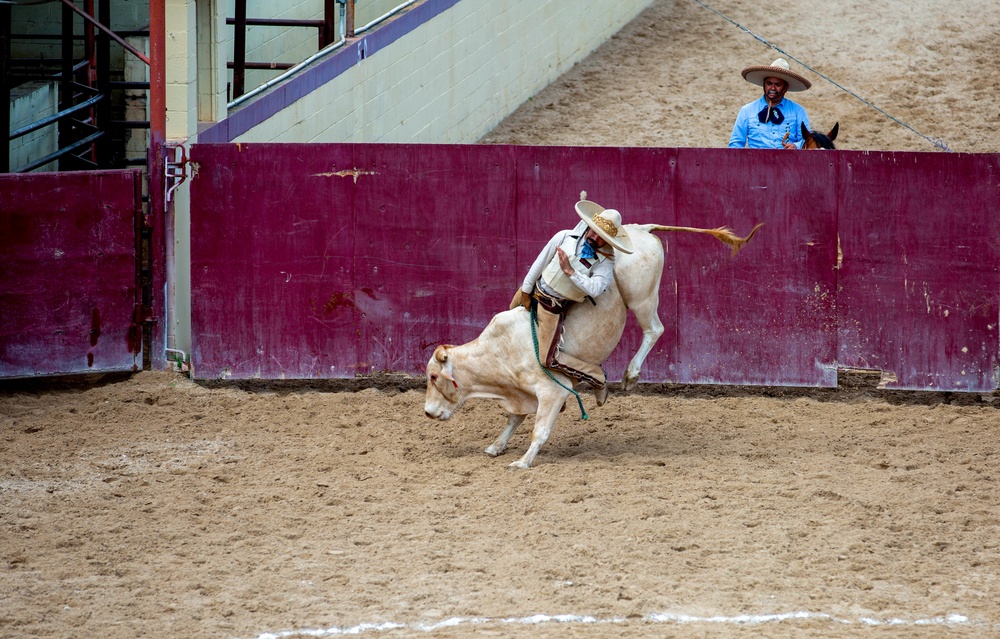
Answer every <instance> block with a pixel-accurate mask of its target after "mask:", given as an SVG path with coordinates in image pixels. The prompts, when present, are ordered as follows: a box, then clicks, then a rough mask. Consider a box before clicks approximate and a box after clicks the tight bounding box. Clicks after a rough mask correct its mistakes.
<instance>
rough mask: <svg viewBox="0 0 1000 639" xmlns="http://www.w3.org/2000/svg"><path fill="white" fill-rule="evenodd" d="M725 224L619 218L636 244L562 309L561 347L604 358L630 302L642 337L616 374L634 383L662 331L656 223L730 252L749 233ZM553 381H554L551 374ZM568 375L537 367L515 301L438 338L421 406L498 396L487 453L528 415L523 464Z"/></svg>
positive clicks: (542, 436)
mask: <svg viewBox="0 0 1000 639" xmlns="http://www.w3.org/2000/svg"><path fill="white" fill-rule="evenodd" d="M761 226H762V224H758V225H757V226H756V227H754V229H753V230H752V231H751V232H750V234H749V235H748V236H747V237H746V238H740V237H737V236H736V235H734V234H733V233H732V232H731V231H729V229H726V228H719V229H697V228H689V227H677V226H661V225H658V224H642V225H640V224H626V225H625V228H626V231H627V232H628V236H629V237H630V238H631V239H632V243H633V245H634V247H635V251H634V252H633V253H631V254H626V253H621V252H618V254H617V255H616V257H615V283H614V284H613V285H612V286H609V287H608V289H607V290H606V291H605V292H604V293H602V294H601V295H598V296H597V297H596V298H595V299H596V302H597V305H596V306H594V305H593V304H590V303H586V302H585V303H580V304H574V305H573V307H572V308H571V309H570V310H569V312H568V313H567V315H566V321H565V332H564V333H563V343H562V350H563V351H565V352H566V353H569V354H571V355H574V356H576V357H578V358H580V359H582V360H585V361H588V362H597V363H603V362H604V361H605V360H606V359H607V358H608V357H609V356H610V355H611V353H612V351H614V349H615V347H617V346H618V342H619V340H620V339H621V336H622V332H623V331H624V330H625V311H626V309H631V311H632V312H633V313H634V314H635V318H636V320H637V321H638V323H639V326H640V327H641V328H642V344H641V345H640V346H639V350H638V351H637V352H636V354H635V355H634V356H633V357H632V360H631V361H630V362H629V365H628V368H627V369H626V371H625V375H624V377H623V380H622V386H623V387H624V388H625V389H626V390H627V389H629V388H631V387H632V386H634V385H635V383H636V382H637V381H638V379H639V374H640V372H641V370H642V364H643V362H644V361H645V360H646V356H647V355H649V352H650V350H652V348H653V345H654V344H655V343H656V341H657V340H658V339H659V338H660V335H662V334H663V323H662V322H661V321H660V317H659V315H658V313H657V311H658V307H659V303H660V297H659V289H660V278H661V276H662V274H663V254H664V251H663V244H662V243H661V242H660V239H659V238H658V237H656V236H655V235H653V232H655V231H690V232H695V233H707V234H710V235H712V236H714V237H716V238H717V239H719V240H721V241H723V242H725V243H726V244H729V245H730V246H731V247H732V249H733V254H734V255H735V254H736V252H737V251H738V250H739V249H740V248H741V247H742V246H743V245H744V244H746V242H748V241H749V240H750V238H751V237H753V235H754V233H756V232H757V229H758V228H760V227H761ZM550 374H551V375H552V376H553V377H554V378H555V379H557V380H559V382H560V383H561V385H560V383H556V381H553V377H550ZM572 385H573V380H572V379H571V378H569V377H567V376H566V375H564V374H562V373H559V372H556V371H551V370H550V371H546V370H545V369H543V368H542V367H541V366H540V364H539V362H538V359H537V356H536V354H535V347H534V339H533V336H532V326H531V318H530V314H529V312H528V311H527V310H526V309H524V308H522V307H517V308H515V309H513V310H509V311H504V312H502V313H498V314H497V315H496V316H494V318H493V319H492V320H491V321H490V323H489V325H488V326H487V327H486V328H485V329H484V330H483V332H482V333H481V334H480V335H479V337H477V338H476V339H475V340H473V341H471V342H469V343H467V344H463V345H461V346H452V345H441V346H438V347H437V348H436V349H435V350H434V355H433V356H432V357H431V359H430V361H429V362H428V363H427V397H426V400H425V402H424V413H425V414H426V415H427V416H428V417H430V418H432V419H439V420H442V421H444V420H447V419H450V418H451V416H452V415H453V414H454V413H455V411H456V410H458V409H459V408H460V407H461V406H462V404H464V403H465V401H466V400H468V399H470V398H473V397H489V398H493V399H496V400H499V401H500V405H501V406H503V408H504V410H506V411H507V412H508V413H510V416H509V418H508V420H507V426H506V427H505V428H504V429H503V431H502V432H501V433H500V436H499V437H497V439H496V441H494V442H493V443H492V444H490V445H489V447H487V448H486V453H487V454H488V455H490V456H493V457H496V456H497V455H500V454H502V453H503V452H504V451H505V450H506V449H507V443H508V442H509V441H510V438H511V436H513V434H514V431H515V430H517V427H518V426H520V425H521V423H522V422H523V421H524V418H525V417H527V416H528V415H531V414H534V415H535V428H534V431H533V433H532V437H531V445H530V446H529V447H528V450H527V451H525V453H524V455H523V456H522V457H521V459H519V460H517V461H515V462H514V463H512V464H511V465H510V466H511V467H512V468H530V467H531V464H532V463H533V462H534V461H535V457H536V456H537V455H538V450H539V449H540V448H541V447H542V445H543V444H544V443H545V441H546V440H547V439H548V438H549V435H550V433H551V432H552V426H553V425H554V424H555V421H556V418H557V417H558V416H559V412H560V411H561V410H562V408H563V406H564V405H565V404H566V400H567V399H568V398H569V396H570V390H569V387H572Z"/></svg>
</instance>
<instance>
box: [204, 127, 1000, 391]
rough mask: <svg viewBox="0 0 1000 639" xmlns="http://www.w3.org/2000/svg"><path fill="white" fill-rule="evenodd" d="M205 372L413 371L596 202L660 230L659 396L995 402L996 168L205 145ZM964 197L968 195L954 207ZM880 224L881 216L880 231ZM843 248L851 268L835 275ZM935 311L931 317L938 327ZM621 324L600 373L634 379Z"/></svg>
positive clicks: (655, 375) (655, 366) (824, 158)
mask: <svg viewBox="0 0 1000 639" xmlns="http://www.w3.org/2000/svg"><path fill="white" fill-rule="evenodd" d="M191 155H192V160H193V161H194V162H196V163H197V164H198V166H199V170H198V172H197V176H196V177H195V178H194V179H193V182H192V255H193V256H194V257H193V263H192V290H193V294H192V295H193V310H192V314H193V318H192V319H193V327H192V332H193V342H194V345H193V361H194V365H195V371H196V375H197V376H198V377H201V378H217V377H223V378H225V377H234V378H248V377H263V378H315V377H334V378H337V377H351V376H355V375H362V374H371V373H374V372H380V371H391V372H405V373H416V374H419V373H421V372H422V370H423V367H424V365H425V363H426V361H427V359H428V358H429V357H430V355H431V353H432V352H433V349H434V347H435V346H436V345H437V344H440V343H462V342H465V341H468V340H471V339H473V338H475V337H476V336H477V335H478V334H479V332H480V331H481V330H482V328H483V327H485V325H486V324H487V323H488V322H489V320H490V319H491V318H492V316H493V315H494V314H495V313H496V312H497V311H499V310H502V309H504V308H506V305H507V303H508V301H509V299H510V296H511V294H512V293H513V290H514V288H515V287H516V286H518V285H519V283H520V281H521V278H522V277H523V276H524V273H525V272H526V271H527V268H528V266H529V265H530V263H531V261H532V260H533V259H534V257H535V255H536V254H537V252H538V250H539V249H540V248H541V246H542V245H543V244H544V243H545V242H546V241H547V240H548V239H549V237H551V235H552V234H553V233H555V232H556V231H558V230H560V229H563V228H568V227H570V226H572V225H574V224H575V223H576V221H577V220H578V218H577V216H576V214H575V213H574V211H573V204H574V203H575V202H576V200H577V199H578V197H579V196H580V192H581V191H586V192H587V194H588V197H589V199H592V200H594V201H596V202H598V203H600V204H602V205H604V206H606V207H609V208H616V209H618V210H620V211H621V212H622V215H623V217H624V219H625V221H626V223H631V222H635V223H647V222H655V223H659V224H668V225H681V226H695V227H717V226H729V227H731V228H732V229H733V230H734V231H736V232H737V233H739V234H741V235H742V234H746V233H747V232H749V230H750V229H751V228H752V227H753V226H754V225H755V224H757V223H759V222H763V223H765V226H764V228H763V229H761V231H760V232H759V233H758V235H757V237H755V239H754V241H753V242H752V243H751V244H750V245H748V246H747V247H746V248H744V250H743V251H742V252H741V253H740V254H739V255H737V256H735V257H733V256H730V254H729V250H728V248H727V247H725V246H724V245H722V244H719V243H718V242H716V241H715V240H713V239H711V238H708V237H706V236H702V235H694V234H668V235H666V236H665V237H664V240H665V241H666V242H667V243H668V252H667V262H666V266H665V270H664V277H663V282H662V285H661V289H660V316H661V319H662V320H663V323H664V325H665V327H666V333H665V334H664V336H663V337H662V338H661V340H660V342H659V343H658V344H657V345H656V347H655V348H654V350H653V352H652V353H651V354H650V357H649V359H648V360H647V364H646V367H645V370H644V376H643V380H644V381H647V382H661V381H662V382H677V383H720V384H722V383H724V384H765V385H795V386H833V385H835V384H836V379H837V378H836V372H837V370H838V368H844V367H861V368H878V369H881V370H885V371H889V372H891V373H892V374H893V375H895V379H896V380H897V381H895V382H893V381H891V380H892V378H891V377H889V378H888V379H889V381H888V382H887V386H888V387H890V388H895V387H898V388H926V389H945V390H948V389H954V390H966V391H985V390H992V389H994V388H996V386H997V381H996V373H995V370H996V367H997V358H998V356H997V351H998V339H997V333H996V331H997V323H998V297H1000V286H998V285H1000V281H998V277H1000V276H998V264H1000V260H998V255H997V251H998V250H1000V249H998V247H997V238H998V237H1000V232H998V231H1000V228H998V224H1000V222H998V221H997V219H996V216H995V215H991V213H990V212H991V211H992V210H993V209H992V206H993V204H992V202H994V201H995V200H996V199H997V195H998V190H1000V187H998V180H997V177H996V172H997V168H996V164H997V162H996V161H997V156H995V155H976V156H955V155H943V154H921V153H885V154H868V153H860V152H850V151H838V152H834V153H780V152H772V151H753V150H739V151H735V150H729V149H652V148H649V149H636V148H628V149H625V148H612V147H599V148H590V147H588V148H575V147H511V146H485V145H483V146H480V145H380V144H343V145H337V144H330V145H299V144H287V145H281V144H260V145H254V144H250V145H246V144H243V145H195V146H194V147H193V148H192V154H191ZM956 194H957V195H956ZM886 216H888V217H886ZM841 253H842V254H843V258H841ZM928 309H930V310H928ZM640 337H641V336H640V333H639V331H638V330H637V328H636V327H635V324H634V321H633V320H630V324H629V327H627V328H626V332H625V336H624V338H623V341H622V345H621V346H620V347H619V349H618V351H616V353H615V354H614V355H613V356H612V358H611V359H610V360H609V362H608V363H607V365H606V369H607V370H608V373H609V376H610V378H611V379H620V378H621V375H622V374H623V372H624V368H625V366H626V364H627V362H628V360H629V359H630V358H631V355H632V353H633V352H634V349H635V348H636V347H637V346H638V344H639V341H640Z"/></svg>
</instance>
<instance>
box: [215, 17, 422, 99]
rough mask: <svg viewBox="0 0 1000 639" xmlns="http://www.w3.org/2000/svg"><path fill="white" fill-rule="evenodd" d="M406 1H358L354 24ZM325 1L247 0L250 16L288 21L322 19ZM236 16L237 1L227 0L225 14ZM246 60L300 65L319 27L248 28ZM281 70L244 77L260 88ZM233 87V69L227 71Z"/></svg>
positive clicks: (315, 43) (229, 30)
mask: <svg viewBox="0 0 1000 639" xmlns="http://www.w3.org/2000/svg"><path fill="white" fill-rule="evenodd" d="M404 2H405V0H356V3H355V9H354V24H355V27H356V28H361V27H363V26H365V25H366V24H368V23H369V22H371V21H372V20H375V19H376V18H378V17H379V16H381V15H384V14H385V13H387V12H389V11H391V10H392V9H394V8H396V7H397V6H399V5H401V4H403V3H404ZM323 5H324V3H323V0H286V1H285V2H282V3H276V2H272V1H271V0H248V2H247V17H248V18H281V19H286V20H322V19H323ZM340 8H341V5H340V4H338V5H337V16H336V20H337V26H336V32H337V34H336V37H337V39H340V37H341V34H340ZM235 16H236V3H235V1H234V0H226V16H225V17H227V18H234V17H235ZM223 26H224V27H225V31H224V33H225V49H226V52H227V56H228V57H227V61H232V60H233V59H234V55H235V52H234V48H233V41H234V27H233V26H232V25H226V24H225V23H224V22H223ZM246 37H247V40H246V42H247V44H246V49H247V50H246V60H247V61H248V62H290V63H292V64H297V63H299V62H302V61H303V60H305V59H306V58H308V57H309V56H311V55H313V54H314V53H316V52H317V51H318V50H319V30H318V29H313V28H310V27H272V26H259V25H258V26H250V27H247V36H246ZM281 72H282V71H281V70H274V71H271V70H262V69H248V70H247V72H246V76H245V82H246V90H247V91H249V90H251V89H253V88H255V87H258V86H260V85H262V84H264V83H265V82H267V81H268V80H271V79H272V78H274V77H276V76H277V75H278V74H279V73H281ZM228 78H229V80H228V81H229V83H230V86H232V81H233V72H232V69H230V70H229V71H228Z"/></svg>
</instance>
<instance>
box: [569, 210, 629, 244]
mask: <svg viewBox="0 0 1000 639" xmlns="http://www.w3.org/2000/svg"><path fill="white" fill-rule="evenodd" d="M576 214H577V215H579V216H580V219H582V220H583V221H584V222H586V223H587V226H589V227H590V228H591V229H593V230H594V232H595V233H597V234H598V235H599V236H601V239H603V240H604V241H605V242H607V243H608V244H610V245H611V246H613V247H615V248H616V249H618V250H619V251H621V252H622V253H631V252H632V251H633V249H632V239H631V238H630V237H629V236H628V233H626V232H625V229H624V228H623V227H622V214H621V213H619V212H618V211H616V210H614V209H606V208H604V207H603V206H601V205H600V204H598V203H596V202H591V201H590V200H580V201H579V202H577V203H576Z"/></svg>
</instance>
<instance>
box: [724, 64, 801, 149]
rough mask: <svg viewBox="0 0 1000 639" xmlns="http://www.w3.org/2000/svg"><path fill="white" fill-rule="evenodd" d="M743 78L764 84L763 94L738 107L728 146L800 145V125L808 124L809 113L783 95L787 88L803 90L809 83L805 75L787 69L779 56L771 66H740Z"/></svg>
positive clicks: (735, 147)
mask: <svg viewBox="0 0 1000 639" xmlns="http://www.w3.org/2000/svg"><path fill="white" fill-rule="evenodd" d="M742 74H743V78H744V79H745V80H746V81H747V82H749V83H751V84H756V85H757V86H759V87H763V88H764V94H763V95H762V96H761V97H760V98H758V99H757V100H754V101H753V102H751V103H750V104H746V105H744V106H743V108H741V109H740V112H739V114H737V116H736V123H735V124H734V125H733V133H732V135H730V136H729V148H731V149H742V148H744V147H746V148H750V149H782V148H784V149H801V148H802V143H803V139H802V126H801V125H803V124H804V125H805V127H806V130H809V129H811V128H812V127H810V126H809V116H808V115H806V110H805V109H804V108H802V106H801V105H799V104H797V103H795V102H792V101H791V100H789V99H788V98H786V97H785V93H786V92H787V91H805V90H806V89H808V88H809V87H811V86H812V83H811V82H809V80H807V79H806V78H804V77H802V76H801V75H799V74H798V73H795V72H794V71H791V70H789V68H788V62H786V61H785V60H784V59H783V58H778V59H777V60H775V61H774V62H772V63H771V64H770V66H761V65H758V66H751V67H747V68H745V69H743V71H742Z"/></svg>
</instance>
